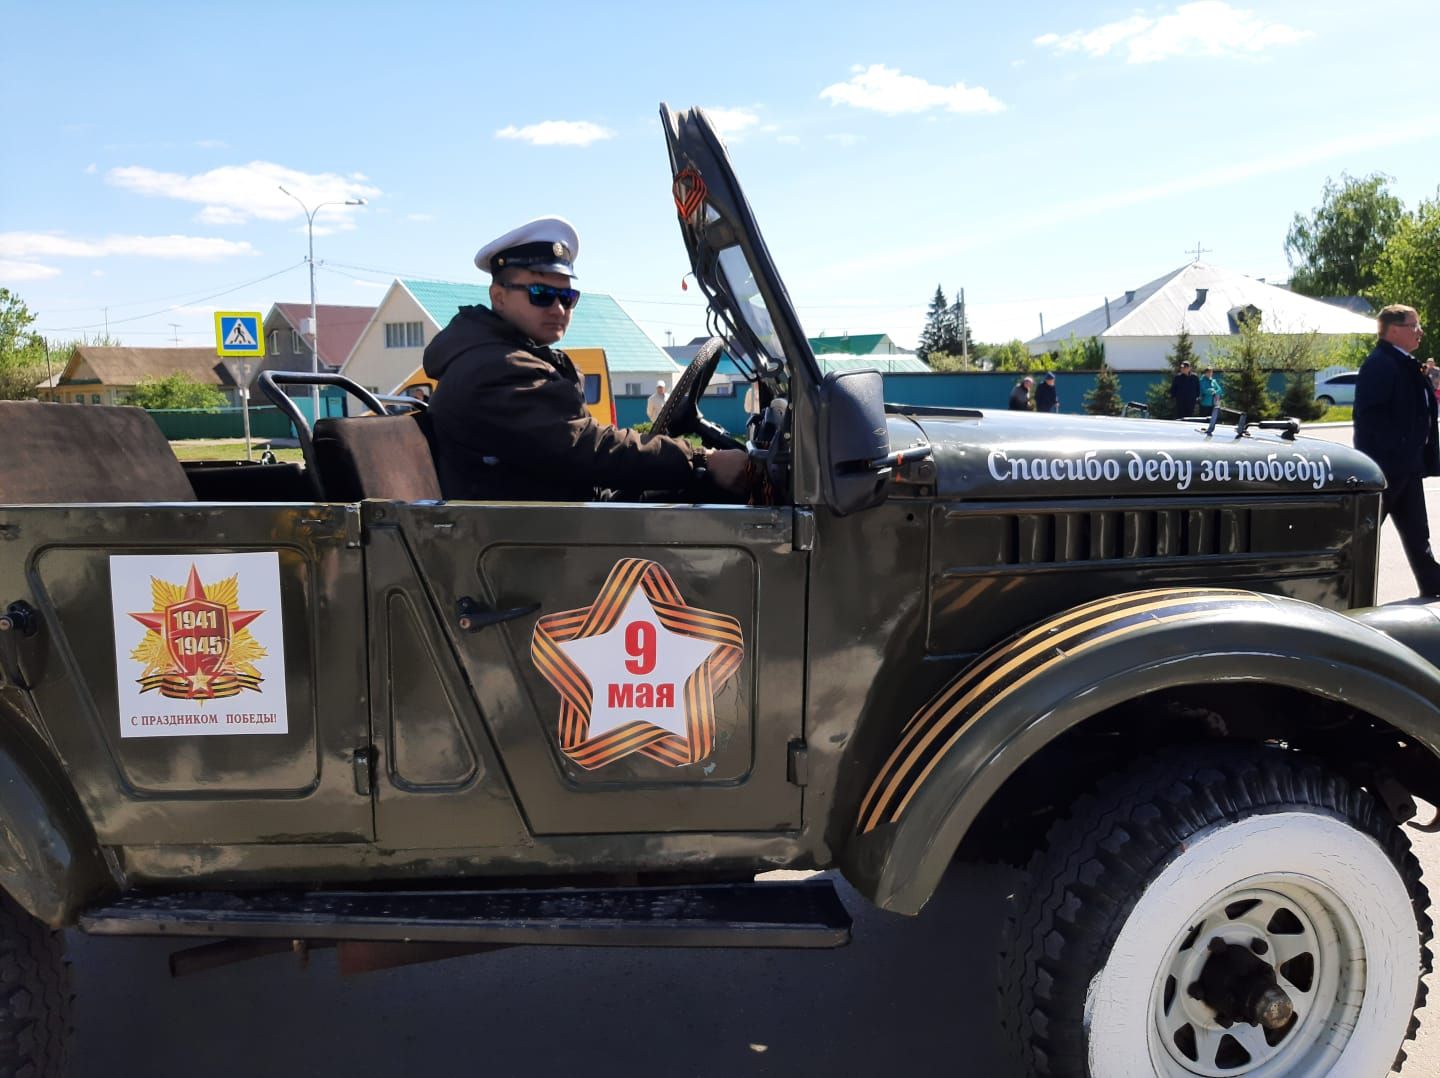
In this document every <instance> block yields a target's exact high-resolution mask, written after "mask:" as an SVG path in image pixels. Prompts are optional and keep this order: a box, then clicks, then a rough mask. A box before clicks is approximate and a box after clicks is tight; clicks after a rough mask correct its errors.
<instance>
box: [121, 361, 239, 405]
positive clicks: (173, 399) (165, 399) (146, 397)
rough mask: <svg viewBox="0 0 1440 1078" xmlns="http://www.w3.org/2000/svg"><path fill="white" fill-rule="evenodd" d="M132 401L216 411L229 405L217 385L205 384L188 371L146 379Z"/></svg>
mask: <svg viewBox="0 0 1440 1078" xmlns="http://www.w3.org/2000/svg"><path fill="white" fill-rule="evenodd" d="M129 403H130V404H133V405H135V406H137V407H139V408H153V409H163V408H199V409H204V410H205V411H214V410H215V409H217V408H223V407H224V406H225V394H223V393H221V392H220V390H218V389H216V388H215V387H214V386H207V385H201V384H200V383H199V382H197V381H195V379H193V378H191V377H190V376H189V375H188V374H186V373H185V372H184V371H176V372H175V373H174V374H168V375H166V376H165V377H164V378H144V379H142V380H141V382H140V384H139V385H137V386H136V387H135V389H134V391H133V392H132V393H131V394H130V400H129Z"/></svg>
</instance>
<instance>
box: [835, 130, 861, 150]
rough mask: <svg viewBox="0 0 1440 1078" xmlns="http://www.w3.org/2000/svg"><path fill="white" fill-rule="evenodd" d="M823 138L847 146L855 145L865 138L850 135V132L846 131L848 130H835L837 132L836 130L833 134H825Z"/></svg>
mask: <svg viewBox="0 0 1440 1078" xmlns="http://www.w3.org/2000/svg"><path fill="white" fill-rule="evenodd" d="M825 139H826V141H827V142H834V143H836V144H838V145H840V146H847V147H848V146H855V145H857V144H859V143H861V142H864V141H865V140H864V139H862V138H861V137H860V136H859V135H852V134H851V133H850V132H848V131H837V132H836V133H835V134H833V135H826V136H825Z"/></svg>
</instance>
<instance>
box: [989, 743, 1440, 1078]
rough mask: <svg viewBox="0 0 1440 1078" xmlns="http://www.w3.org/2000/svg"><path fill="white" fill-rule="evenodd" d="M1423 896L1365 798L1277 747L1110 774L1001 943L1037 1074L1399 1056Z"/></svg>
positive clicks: (1300, 1075)
mask: <svg viewBox="0 0 1440 1078" xmlns="http://www.w3.org/2000/svg"><path fill="white" fill-rule="evenodd" d="M1427 904H1428V896H1427V894H1426V891H1425V888H1424V886H1423V885H1422V884H1421V883H1420V868H1419V865H1418V864H1417V863H1416V861H1415V858H1414V857H1413V855H1412V854H1411V853H1410V848H1409V843H1408V841H1407V839H1406V838H1405V836H1404V834H1403V833H1402V832H1401V831H1400V829H1399V828H1398V827H1397V826H1396V825H1395V821H1394V820H1393V819H1392V818H1390V817H1389V815H1388V814H1387V813H1386V812H1385V810H1384V809H1383V808H1382V807H1381V805H1380V804H1379V803H1378V802H1377V801H1376V800H1375V798H1373V797H1372V796H1371V795H1370V794H1369V793H1367V792H1365V791H1364V790H1361V789H1358V788H1357V787H1355V786H1352V785H1351V784H1350V783H1348V782H1347V781H1345V780H1344V779H1342V778H1340V777H1338V776H1336V775H1334V774H1332V773H1330V772H1329V771H1327V770H1326V769H1324V768H1323V766H1321V765H1319V764H1317V763H1315V762H1313V761H1310V760H1308V759H1306V758H1303V757H1300V756H1297V755H1295V754H1292V753H1288V752H1283V751H1280V750H1261V749H1249V748H1235V749H1228V748H1226V749H1216V748H1205V749H1193V750H1191V751H1190V752H1189V753H1187V754H1184V755H1176V756H1173V757H1169V758H1164V759H1162V760H1161V761H1159V762H1156V763H1151V764H1148V765H1145V766H1143V767H1141V768H1138V769H1137V770H1135V771H1133V772H1131V773H1129V774H1126V775H1122V776H1118V777H1116V778H1114V779H1112V780H1111V781H1109V782H1107V783H1106V784H1105V785H1104V786H1102V787H1101V789H1100V790H1099V791H1098V792H1096V793H1095V794H1093V795H1088V796H1086V797H1083V798H1081V799H1080V800H1079V801H1078V802H1077V803H1076V804H1075V806H1074V807H1073V810H1072V814H1071V816H1070V817H1069V818H1068V819H1066V820H1064V821H1062V822H1061V823H1059V824H1057V825H1056V826H1055V828H1053V829H1052V832H1051V834H1050V836H1049V838H1048V840H1047V848H1046V849H1044V850H1042V851H1041V852H1040V853H1038V854H1037V855H1036V857H1035V859H1034V861H1033V862H1032V864H1031V867H1030V884H1029V888H1028V893H1027V894H1025V895H1024V896H1022V898H1021V901H1020V904H1019V909H1018V911H1017V917H1016V920H1015V922H1014V925H1013V932H1012V938H1011V941H1010V944H1009V946H1008V947H1007V952H1006V956H1005V962H1004V964H1005V971H1004V972H1005V975H1006V1000H1005V1010H1006V1014H1005V1019H1006V1025H1007V1028H1008V1029H1009V1031H1010V1033H1011V1034H1012V1043H1013V1046H1014V1047H1015V1049H1016V1050H1017V1052H1018V1054H1019V1056H1020V1059H1021V1060H1022V1064H1021V1065H1022V1067H1023V1071H1024V1073H1026V1074H1035V1075H1057V1076H1059V1075H1064V1076H1074V1078H1112V1076H1115V1078H1119V1076H1122V1075H1127V1076H1128V1075H1152V1074H1153V1075H1157V1076H1160V1078H1191V1076H1207V1078H1213V1076H1220V1075H1225V1076H1230V1075H1234V1076H1241V1075H1243V1076H1247V1078H1273V1076H1280V1075H1285V1076H1290V1078H1312V1076H1319V1075H1327V1074H1335V1075H1351V1074H1353V1075H1376V1076H1379V1075H1384V1074H1386V1073H1388V1072H1389V1071H1390V1070H1391V1068H1392V1066H1398V1064H1399V1061H1400V1060H1403V1058H1404V1053H1403V1052H1401V1050H1400V1049H1401V1046H1402V1044H1403V1043H1404V1042H1405V1040H1406V1039H1407V1037H1410V1036H1413V1035H1414V1032H1415V1029H1416V1027H1417V1024H1418V1023H1417V1021H1416V1019H1415V1018H1414V1014H1415V1011H1416V1009H1417V1008H1418V1007H1419V1006H1420V1004H1421V1003H1422V1002H1423V993H1424V990H1423V986H1422V984H1421V976H1422V974H1423V973H1424V972H1427V971H1428V970H1429V966H1430V952H1429V948H1428V946H1427V945H1428V941H1429V939H1430V919H1429V916H1428V914H1427V912H1426V907H1427Z"/></svg>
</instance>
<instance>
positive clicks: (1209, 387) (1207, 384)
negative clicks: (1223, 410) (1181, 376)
mask: <svg viewBox="0 0 1440 1078" xmlns="http://www.w3.org/2000/svg"><path fill="white" fill-rule="evenodd" d="M1220 398H1221V388H1220V377H1219V375H1217V374H1216V373H1215V368H1214V367H1206V368H1205V373H1204V374H1202V375H1201V376H1200V411H1201V412H1202V413H1207V414H1208V413H1209V412H1211V411H1213V410H1214V408H1215V406H1216V405H1217V404H1219V403H1220Z"/></svg>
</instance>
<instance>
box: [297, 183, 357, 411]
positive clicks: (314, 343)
mask: <svg viewBox="0 0 1440 1078" xmlns="http://www.w3.org/2000/svg"><path fill="white" fill-rule="evenodd" d="M280 190H281V191H282V192H284V193H285V194H287V195H290V197H291V198H293V199H294V200H295V201H296V202H300V198H299V196H298V195H293V194H290V192H289V191H286V190H285V188H284V186H281V187H280ZM363 205H365V200H364V199H363V198H347V199H345V200H343V201H340V200H335V201H331V202H322V203H320V204H319V205H318V206H316V207H315V208H314V209H313V210H312V209H310V207H308V206H306V205H305V203H304V202H300V208H301V209H302V210H304V211H305V234H306V235H307V236H308V237H309V243H310V247H309V255H308V257H307V258H306V259H305V261H306V262H308V263H310V372H311V373H312V374H319V373H320V318H319V315H318V313H317V311H316V307H315V215H316V214H317V213H319V212H320V211H321V210H322V209H323V208H324V207H326V206H363ZM319 418H320V384H319V383H318V382H316V383H315V384H314V385H312V386H311V387H310V422H311V423H314V422H315V421H316V420H318V419H319Z"/></svg>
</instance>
